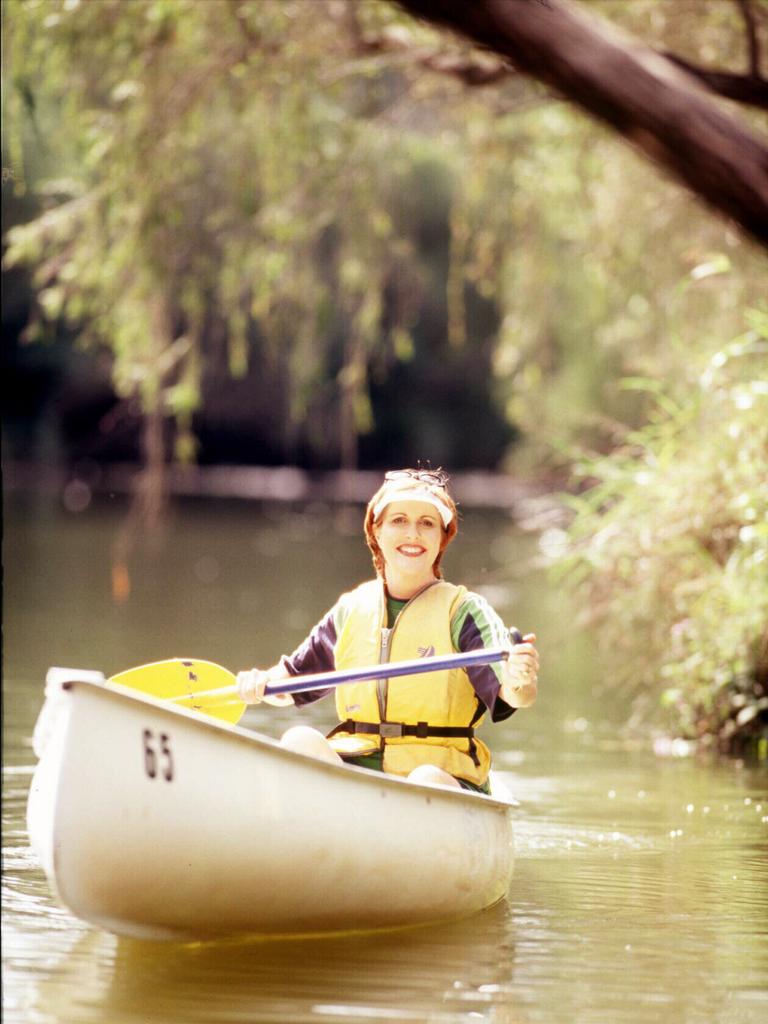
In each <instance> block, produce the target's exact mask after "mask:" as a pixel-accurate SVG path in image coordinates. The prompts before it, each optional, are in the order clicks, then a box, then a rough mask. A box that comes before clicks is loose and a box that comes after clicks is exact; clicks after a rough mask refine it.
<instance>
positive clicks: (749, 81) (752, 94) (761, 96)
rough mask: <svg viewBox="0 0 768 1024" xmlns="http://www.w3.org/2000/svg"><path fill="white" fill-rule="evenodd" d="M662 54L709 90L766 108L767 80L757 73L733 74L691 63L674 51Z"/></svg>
mask: <svg viewBox="0 0 768 1024" xmlns="http://www.w3.org/2000/svg"><path fill="white" fill-rule="evenodd" d="M662 56H663V57H666V59H667V60H669V61H671V62H672V63H673V64H676V65H677V66H678V67H679V68H682V69H683V71H687V72H688V74H689V75H693V76H694V77H695V78H697V79H698V80H699V81H700V82H701V83H702V84H703V85H706V87H707V88H708V89H709V90H710V92H716V93H717V94H718V96H724V97H725V98H726V99H729V100H736V102H737V103H745V104H748V105H749V106H752V107H759V108H760V109H762V110H768V80H766V79H765V78H761V77H760V75H759V74H758V75H755V74H750V75H734V74H731V73H730V72H728V71H710V70H709V68H702V67H700V66H699V65H698V64H691V63H690V61H687V60H684V59H683V58H682V57H678V56H677V55H676V54H674V53H663V54H662Z"/></svg>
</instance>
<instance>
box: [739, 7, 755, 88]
mask: <svg viewBox="0 0 768 1024" xmlns="http://www.w3.org/2000/svg"><path fill="white" fill-rule="evenodd" d="M736 3H737V4H738V5H739V9H740V11H741V16H742V18H743V19H744V25H745V27H746V30H747V46H748V47H749V74H750V77H751V78H756V79H759V78H760V41H759V39H758V37H757V21H756V20H755V12H754V11H753V10H752V7H751V5H750V2H749V0H736Z"/></svg>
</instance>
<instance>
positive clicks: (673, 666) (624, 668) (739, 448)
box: [544, 310, 768, 758]
mask: <svg viewBox="0 0 768 1024" xmlns="http://www.w3.org/2000/svg"><path fill="white" fill-rule="evenodd" d="M747 320H748V329H747V330H746V332H745V333H744V334H742V335H741V336H740V337H738V338H736V339H735V340H734V341H733V342H731V343H730V344H729V345H727V346H726V347H725V348H723V349H721V350H719V351H716V352H715V353H714V354H712V355H711V356H709V357H708V358H707V359H706V360H701V359H699V360H695V361H694V363H695V364H698V365H694V366H692V368H691V369H692V373H691V375H690V379H689V380H687V381H679V380H678V381H677V382H676V383H671V382H670V383H664V382H660V381H659V380H653V379H651V380H632V381H630V380H628V381H626V382H625V386H627V387H632V388H635V389H641V390H644V391H646V393H649V394H650V395H651V396H652V409H651V411H650V414H649V418H648V422H647V423H646V424H645V425H644V426H643V427H641V428H639V429H636V430H630V431H627V432H626V434H625V435H624V437H623V438H622V440H621V442H620V443H619V444H618V445H617V447H616V448H615V449H614V450H613V451H611V452H610V453H608V454H604V455H600V454H597V455H594V456H593V457H591V458H590V457H586V456H584V455H582V457H581V458H579V459H578V461H577V463H576V466H575V469H576V471H577V473H578V475H579V477H580V478H581V479H582V480H584V481H586V482H587V487H586V490H584V491H583V493H581V494H577V495H575V496H571V497H570V498H569V499H568V503H569V504H570V506H571V508H572V510H573V514H574V518H573V521H572V523H571V525H570V528H569V530H568V531H567V532H563V531H550V534H549V536H546V535H545V537H544V546H545V548H549V550H550V551H551V552H552V554H553V556H554V559H555V562H556V564H557V567H558V572H559V575H560V576H561V578H564V579H566V580H567V581H568V582H569V583H570V584H571V585H572V586H573V587H574V588H575V590H576V592H577V594H578V595H579V597H580V604H581V607H582V609H583V623H582V624H583V625H584V626H586V627H589V628H591V629H592V630H593V631H594V634H595V636H596V637H597V638H598V643H599V646H600V648H601V649H602V652H603V657H604V661H605V666H606V669H607V672H608V677H609V678H610V680H611V683H610V685H611V686H612V687H613V686H617V687H620V688H621V689H622V690H623V691H624V692H625V693H626V694H627V696H628V697H629V698H630V701H631V708H632V716H631V718H630V722H629V725H630V727H631V728H632V727H637V726H639V725H641V724H644V725H646V724H647V723H648V722H649V721H651V722H655V723H657V724H658V722H659V720H660V716H659V714H658V712H659V709H662V711H663V715H662V716H661V717H662V718H663V719H664V720H665V721H666V725H667V727H668V728H669V729H671V730H672V731H673V732H674V733H675V734H677V735H679V736H681V737H682V738H684V739H689V740H694V741H696V742H697V743H701V744H703V745H704V746H707V745H713V744H716V745H717V746H718V748H719V749H720V750H726V751H730V752H733V751H748V750H752V751H755V750H757V751H759V752H760V754H761V756H762V757H763V758H765V757H766V756H768V749H766V723H768V474H767V473H766V470H767V468H768V374H767V373H766V367H767V366H768V314H767V313H766V312H760V311H757V310H752V311H750V312H749V314H748V317H747Z"/></svg>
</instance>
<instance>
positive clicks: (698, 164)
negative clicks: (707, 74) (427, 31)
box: [398, 0, 768, 245]
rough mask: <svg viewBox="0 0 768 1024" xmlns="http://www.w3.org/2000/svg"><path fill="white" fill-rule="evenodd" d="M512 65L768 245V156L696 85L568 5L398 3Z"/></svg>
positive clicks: (461, 0) (487, 0)
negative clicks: (619, 136)
mask: <svg viewBox="0 0 768 1024" xmlns="http://www.w3.org/2000/svg"><path fill="white" fill-rule="evenodd" d="M398 2H399V4H400V6H401V7H403V8H404V9H405V10H407V11H409V12H410V13H411V14H415V15H416V16H418V17H422V18H424V19H425V20H427V21H430V22H432V23H437V24H441V25H444V26H447V27H449V28H452V29H454V30H456V31H457V32H459V33H460V34H462V35H463V36H465V37H466V38H469V39H472V40H473V41H474V42H475V43H479V44H480V45H481V46H483V47H486V48H487V49H489V50H491V51H493V52H494V53H496V54H498V55H500V56H501V57H503V58H506V59H507V60H509V61H511V62H512V63H513V64H514V65H515V67H516V68H517V69H518V70H519V71H521V72H523V73H524V74H527V75H530V76H532V77H534V78H537V79H539V80H540V81H542V82H544V83H545V84H547V85H548V86H550V87H551V88H553V89H555V90H556V91H557V92H559V93H560V94H561V95H563V96H565V98H566V99H568V100H570V101H571V102H572V103H574V104H576V105H577V106H579V107H581V108H582V109H583V110H585V111H586V112H587V113H589V114H591V115H592V116H593V117H595V118H598V119H599V120H601V121H603V122H605V123H606V124H608V125H609V126H610V127H612V128H613V129H615V130H616V131H617V132H619V133H621V134H622V135H623V136H624V137H625V138H626V139H627V140H628V141H630V142H631V143H632V144H633V145H635V146H637V148H638V149H640V150H641V151H642V152H643V153H645V155H646V156H648V157H650V158H651V159H653V160H655V161H656V162H657V163H659V164H660V165H661V166H662V167H664V168H665V169H667V170H668V171H670V172H672V173H673V174H674V175H675V176H676V177H677V178H678V179H680V180H681V181H682V182H683V183H684V184H685V185H687V186H688V188H690V189H691V190H692V191H693V192H695V193H696V194H698V195H699V196H700V197H701V198H702V199H704V200H705V201H707V202H708V203H709V204H710V205H711V206H713V207H714V208H715V209H717V210H720V211H721V212H722V213H725V214H726V215H727V216H729V217H732V218H733V219H734V220H735V221H736V222H737V223H738V224H740V225H741V227H742V228H743V229H744V231H745V232H747V234H749V235H750V236H751V237H752V238H754V239H756V240H758V241H760V242H761V243H762V244H764V245H768V147H766V145H765V144H764V143H763V142H762V141H761V140H760V139H758V138H757V137H756V136H754V135H752V134H751V133H750V131H749V130H748V128H747V127H745V126H744V125H742V124H741V123H740V122H739V121H737V120H736V119H735V118H734V117H733V116H731V114H730V113H729V112H727V111H724V110H722V109H721V108H720V107H719V106H717V105H716V104H715V103H714V102H713V100H712V98H711V96H710V94H709V93H708V92H707V91H705V90H704V89H703V88H702V87H701V86H699V85H698V83H697V82H696V80H695V79H694V78H693V76H692V75H691V74H690V73H688V72H685V71H683V70H682V69H681V68H679V67H676V66H675V64H673V63H672V62H671V61H669V60H667V59H665V58H664V57H662V56H661V55H660V54H658V53H656V52H655V51H654V50H652V49H650V47H648V46H646V45H644V44H643V43H641V42H640V41H639V40H636V39H634V38H632V37H631V36H628V35H626V34H625V33H623V32H621V31H620V30H619V29H618V28H617V27H616V26H615V25H612V24H611V23H609V22H606V21H605V20H604V19H602V18H598V17H597V16H596V15H594V14H591V13H588V12H586V11H585V10H583V9H581V8H577V7H576V6H575V5H574V4H572V3H569V2H567V0H518V2H515V3H509V2H508V0H472V3H467V2H466V0H441V2H440V3H439V4H435V3H434V0H398Z"/></svg>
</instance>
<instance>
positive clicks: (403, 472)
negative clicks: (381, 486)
mask: <svg viewBox="0 0 768 1024" xmlns="http://www.w3.org/2000/svg"><path fill="white" fill-rule="evenodd" d="M384 479H385V480H420V481H421V483H424V484H433V485H434V486H436V487H445V485H446V484H447V483H448V481H449V480H450V479H451V478H450V477H449V476H448V474H447V473H446V472H445V470H444V469H439V468H438V469H393V470H391V471H390V472H389V473H385V474H384Z"/></svg>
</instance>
